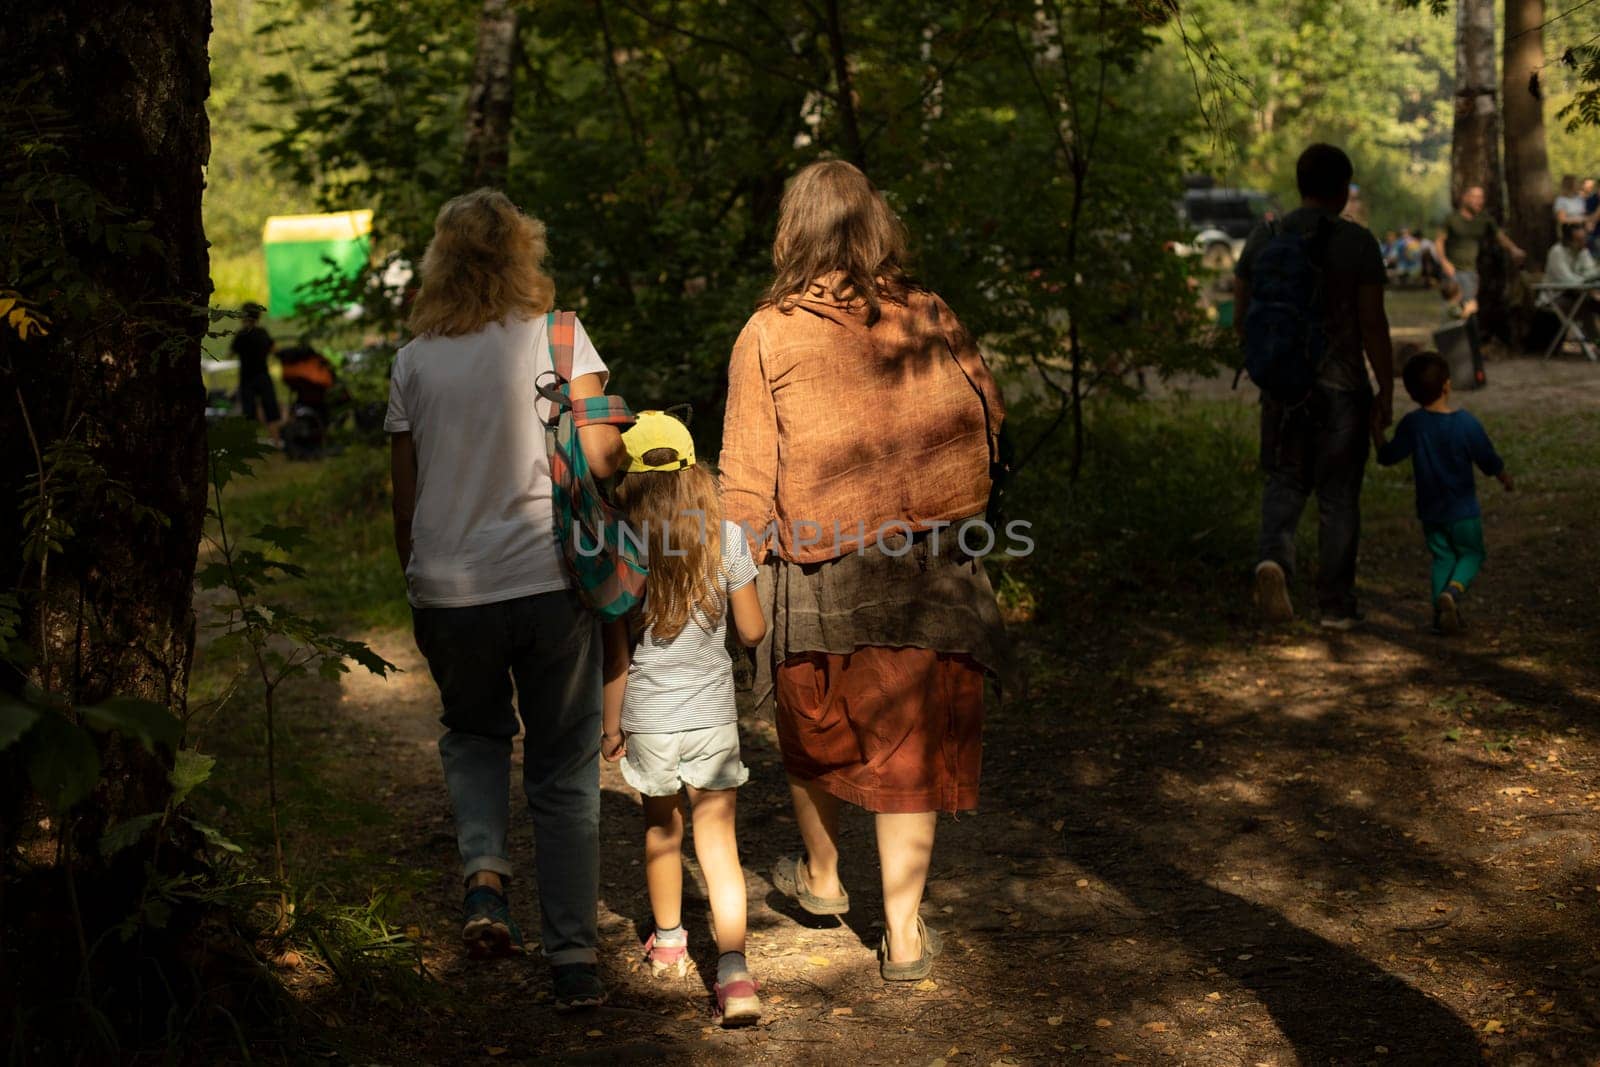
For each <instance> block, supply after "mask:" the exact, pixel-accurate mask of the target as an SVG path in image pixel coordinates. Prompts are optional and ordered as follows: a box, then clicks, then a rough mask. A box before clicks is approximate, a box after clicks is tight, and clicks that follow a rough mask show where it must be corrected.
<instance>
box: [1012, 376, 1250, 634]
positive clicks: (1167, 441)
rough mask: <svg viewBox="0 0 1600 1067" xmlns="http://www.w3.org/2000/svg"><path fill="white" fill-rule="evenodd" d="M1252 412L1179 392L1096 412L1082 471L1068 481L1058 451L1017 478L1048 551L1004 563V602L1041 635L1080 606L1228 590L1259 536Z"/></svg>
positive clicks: (1035, 534) (1019, 495)
mask: <svg viewBox="0 0 1600 1067" xmlns="http://www.w3.org/2000/svg"><path fill="white" fill-rule="evenodd" d="M1253 416H1254V409H1253V408H1251V407H1248V406H1246V405H1242V404H1236V403H1228V402H1219V401H1215V400H1200V399H1184V398H1181V397H1180V398H1174V399H1164V400H1160V401H1149V400H1143V401H1135V402H1117V403H1109V404H1106V405H1103V406H1101V407H1099V408H1096V409H1092V413H1091V419H1090V422H1089V428H1088V432H1089V435H1090V448H1089V450H1088V459H1087V460H1086V461H1085V465H1084V469H1083V473H1082V475H1081V477H1080V478H1079V479H1078V480H1077V481H1076V482H1069V481H1068V480H1067V478H1066V470H1067V466H1068V462H1069V459H1068V456H1067V455H1066V454H1065V452H1064V451H1062V450H1060V449H1055V450H1051V451H1049V452H1047V453H1045V454H1042V455H1041V456H1040V457H1039V458H1038V459H1037V460H1036V461H1035V464H1034V469H1033V476H1031V477H1029V478H1026V479H1023V480H1022V481H1020V482H1019V484H1018V486H1017V492H1016V499H1015V501H1014V502H1013V505H1012V512H1013V514H1014V515H1015V516H1016V517H1017V518H1019V519H1025V520H1027V521H1030V522H1031V523H1032V524H1033V528H1032V530H1031V532H1030V534H1029V536H1030V537H1032V538H1033V539H1034V540H1035V541H1036V542H1037V543H1038V545H1039V546H1040V548H1039V551H1038V552H1036V553H1034V554H1033V555H1031V556H1027V557H1021V558H1017V559H1013V560H1009V561H1006V562H1004V563H1000V564H998V567H999V569H1000V570H1001V580H1000V594H1001V598H1002V601H1003V602H1007V603H1009V604H1011V605H1012V606H1013V607H1020V608H1025V609H1027V610H1030V611H1031V612H1032V613H1033V616H1034V618H1035V619H1036V621H1037V622H1038V623H1040V624H1042V629H1041V630H1040V631H1039V632H1049V629H1048V628H1049V627H1051V626H1062V625H1063V624H1065V625H1066V628H1065V629H1064V630H1062V631H1061V632H1063V633H1070V631H1071V623H1072V621H1073V620H1074V619H1076V618H1077V617H1078V615H1079V614H1080V613H1081V614H1082V615H1083V616H1084V617H1091V616H1092V615H1093V614H1094V613H1095V612H1097V611H1099V610H1101V609H1103V608H1106V607H1109V606H1111V605H1113V604H1114V605H1116V606H1118V607H1119V608H1127V607H1129V606H1130V605H1132V606H1134V607H1135V609H1136V610H1137V609H1138V608H1140V607H1144V606H1149V605H1154V604H1155V603H1157V602H1158V601H1160V600H1163V599H1166V598H1168V597H1170V596H1171V595H1172V594H1173V592H1174V591H1175V590H1181V591H1188V592H1200V593H1215V592H1217V591H1218V590H1219V589H1222V588H1225V587H1227V586H1229V585H1230V584H1231V583H1232V582H1233V581H1234V579H1235V578H1236V577H1237V571H1238V567H1239V559H1240V556H1241V553H1242V552H1245V551H1246V550H1247V547H1248V546H1249V545H1251V544H1253V543H1254V540H1255V527H1256V522H1257V518H1258V507H1259V493H1260V477H1259V474H1258V467H1257V457H1256V450H1257V443H1256V437H1255V423H1254V419H1253ZM1017 417H1018V419H1019V420H1020V421H1021V422H1023V423H1024V424H1028V423H1032V422H1036V421H1037V420H1038V419H1039V418H1041V417H1042V416H1041V414H1039V413H1038V412H1033V411H1027V410H1022V411H1019V412H1018V416H1017Z"/></svg>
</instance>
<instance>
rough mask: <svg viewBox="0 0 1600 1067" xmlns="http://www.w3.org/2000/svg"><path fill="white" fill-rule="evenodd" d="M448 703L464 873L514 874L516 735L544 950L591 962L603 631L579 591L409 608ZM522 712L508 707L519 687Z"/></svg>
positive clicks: (442, 746)
mask: <svg viewBox="0 0 1600 1067" xmlns="http://www.w3.org/2000/svg"><path fill="white" fill-rule="evenodd" d="M412 621H413V624H414V626H415V630H416V637H417V647H418V648H419V649H421V651H422V654H423V656H424V657H426V658H427V661H428V669H429V671H431V672H432V674H433V680H434V681H435V682H436V683H438V686H439V695H440V696H441V697H442V698H443V701H444V715H443V717H442V718H441V719H440V721H441V722H442V723H443V724H444V727H445V734H444V736H443V737H441V738H440V739H439V755H440V757H441V758H442V759H443V761H444V777H445V784H446V785H447V786H448V787H449V790H450V802H451V804H452V805H453V806H454V808H455V816H456V840H457V844H458V845H459V846H460V849H461V863H462V875H463V877H464V878H470V877H471V876H472V875H473V874H475V873H476V872H478V871H494V872H495V873H497V874H499V875H501V876H502V877H503V878H509V877H510V876H511V859H510V850H509V847H508V843H507V836H508V834H509V827H510V822H511V803H510V799H509V792H510V789H509V786H510V781H511V741H512V738H514V737H515V736H516V733H517V716H518V713H520V714H521V717H522V725H523V728H524V729H525V730H526V731H527V732H526V734H525V736H524V737H523V744H522V756H523V763H522V786H523V791H524V793H526V795H527V798H528V810H529V811H530V812H531V813H532V815H533V838H534V867H535V869H536V875H537V880H538V884H539V908H540V912H541V916H542V923H543V928H542V936H541V940H542V942H543V947H544V954H545V955H546V956H547V957H549V959H550V961H551V963H553V964H561V963H580V962H588V963H592V962H594V960H595V945H596V942H597V940H598V939H597V936H596V930H595V909H596V903H597V901H598V898H599V895H600V698H601V651H600V628H599V624H598V623H597V622H596V620H595V617H594V616H593V615H592V614H590V613H589V612H588V611H587V610H586V609H585V608H584V607H583V605H582V603H581V602H580V601H579V599H578V595H577V593H575V592H573V591H572V590H563V591H560V592H554V593H540V594H538V595H536V596H529V597H521V598H519V599H516V600H504V601H500V602H499V603H496V604H477V605H473V606H471V607H464V608H413V609H412ZM513 680H515V683H516V707H515V709H513V707H512V682H513Z"/></svg>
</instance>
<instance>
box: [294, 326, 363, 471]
mask: <svg viewBox="0 0 1600 1067" xmlns="http://www.w3.org/2000/svg"><path fill="white" fill-rule="evenodd" d="M278 359H279V361H280V362H281V363H282V365H283V384H284V385H285V386H286V387H287V388H288V390H289V393H290V395H291V396H292V397H293V400H292V401H291V402H290V404H289V418H288V421H286V422H285V423H284V425H283V452H284V455H285V456H287V457H288V458H289V459H318V458H320V457H321V456H323V455H326V454H327V453H328V452H329V451H330V446H329V445H328V427H329V425H330V424H331V421H332V412H333V409H334V407H335V405H338V404H342V403H348V401H349V391H348V390H347V389H345V387H344V386H343V385H341V384H339V376H338V374H337V373H335V371H334V369H333V364H332V363H331V362H329V360H328V358H327V357H326V356H324V355H322V354H321V353H320V352H318V351H317V350H316V349H314V348H312V347H311V346H309V345H304V344H300V345H295V346H294V347H293V348H286V349H283V350H282V351H281V352H279V353H278Z"/></svg>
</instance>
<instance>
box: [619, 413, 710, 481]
mask: <svg viewBox="0 0 1600 1067" xmlns="http://www.w3.org/2000/svg"><path fill="white" fill-rule="evenodd" d="M622 443H623V444H624V445H625V446H627V449H628V472H629V473H630V474H633V473H637V472H640V471H681V470H683V469H684V468H685V467H692V466H694V438H693V437H691V436H690V435H689V427H687V426H685V425H684V424H683V423H682V422H680V421H678V420H677V419H675V418H673V417H672V416H671V415H668V414H667V413H666V412H665V411H641V412H639V415H638V421H637V422H635V423H634V424H633V428H632V429H630V430H628V431H627V432H626V433H624V434H623V435H622ZM658 448H667V449H671V450H672V452H673V454H674V455H675V456H676V458H675V459H671V460H668V461H667V462H666V463H653V464H652V463H646V462H645V461H644V457H645V456H647V455H649V454H650V453H651V452H652V451H654V450H655V449H658Z"/></svg>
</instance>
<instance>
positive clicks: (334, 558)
mask: <svg viewBox="0 0 1600 1067" xmlns="http://www.w3.org/2000/svg"><path fill="white" fill-rule="evenodd" d="M388 462H389V459H388V451H387V450H386V449H384V448H382V447H379V446H373V445H352V446H350V447H349V448H348V450H347V451H345V452H344V453H343V454H341V455H337V456H331V457H328V458H326V459H322V460H317V461H314V462H308V463H294V462H290V461H288V460H286V459H283V458H281V457H273V458H272V459H270V460H268V461H267V462H264V463H262V464H259V465H258V467H257V473H256V476H255V477H253V478H248V479H245V480H242V481H239V482H236V483H234V484H233V485H231V486H229V488H228V490H227V491H226V496H225V498H224V500H225V506H226V513H227V516H228V522H229V528H230V532H232V533H234V534H235V535H237V534H240V533H248V532H249V531H250V530H253V529H257V528H259V527H261V526H265V525H268V524H276V525H279V526H304V527H306V529H307V530H309V531H310V533H311V540H310V542H309V543H308V544H307V545H306V546H305V547H304V548H303V549H301V551H300V554H299V556H298V558H295V559H293V560H292V561H291V562H294V563H297V564H299V565H300V566H302V567H304V568H305V570H306V576H305V577H304V578H300V579H295V580H293V581H290V582H286V583H284V584H283V585H281V586H279V587H278V588H277V590H275V591H274V595H275V596H276V595H280V594H281V596H282V597H284V598H287V599H289V600H291V601H293V602H294V603H296V604H297V605H298V606H299V607H301V608H302V609H303V610H305V611H306V612H307V613H309V614H312V615H315V616H317V617H318V618H321V619H323V620H325V621H326V622H328V623H330V624H332V625H333V626H334V627H335V628H336V629H350V628H361V629H366V628H380V627H381V628H390V629H396V628H406V627H409V626H410V624H411V615H410V608H409V607H408V606H407V603H406V586H405V577H404V575H402V574H401V572H400V564H399V561H398V559H397V558H396V557H395V551H394V527H393V525H392V521H391V519H390V515H389V491H390V490H389V468H388Z"/></svg>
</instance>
